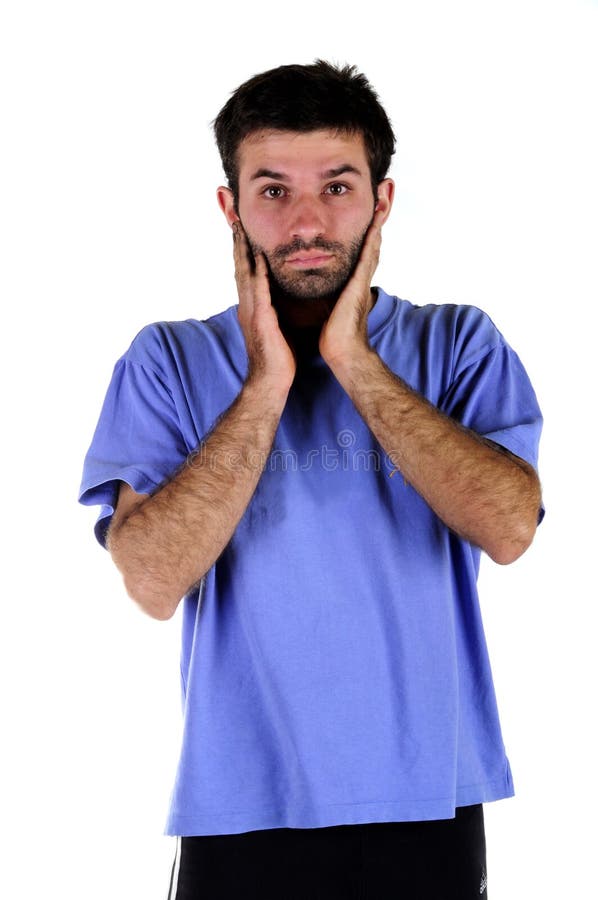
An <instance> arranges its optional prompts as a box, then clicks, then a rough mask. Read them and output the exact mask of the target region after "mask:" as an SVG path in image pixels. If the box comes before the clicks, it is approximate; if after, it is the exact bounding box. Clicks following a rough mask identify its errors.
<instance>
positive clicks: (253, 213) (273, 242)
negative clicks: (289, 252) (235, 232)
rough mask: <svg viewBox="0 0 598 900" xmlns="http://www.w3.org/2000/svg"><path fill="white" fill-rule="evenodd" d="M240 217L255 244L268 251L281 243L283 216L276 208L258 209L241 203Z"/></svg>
mask: <svg viewBox="0 0 598 900" xmlns="http://www.w3.org/2000/svg"><path fill="white" fill-rule="evenodd" d="M239 217H240V219H241V222H242V223H243V227H244V228H245V231H246V232H247V234H248V235H249V237H250V238H251V240H252V242H253V243H254V244H258V245H259V246H260V247H262V248H263V249H264V250H266V251H267V250H269V249H270V250H271V249H273V248H274V247H276V246H277V244H280V243H281V232H282V223H281V221H280V219H281V217H280V215H276V212H275V210H268V209H266V210H264V209H257V210H256V209H255V208H252V207H250V206H247V205H245V206H244V205H243V204H242V203H239Z"/></svg>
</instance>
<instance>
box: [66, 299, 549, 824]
mask: <svg viewBox="0 0 598 900" xmlns="http://www.w3.org/2000/svg"><path fill="white" fill-rule="evenodd" d="M237 309H238V307H237V306H231V307H230V308H229V309H227V310H225V311H224V312H222V313H219V314H217V315H214V316H212V317H211V318H209V319H207V320H205V321H197V320H193V319H189V320H186V321H183V322H160V323H156V324H153V325H148V326H147V327H146V328H144V329H143V330H142V331H141V332H140V333H139V334H138V335H137V337H136V338H135V340H134V341H133V343H132V345H131V347H130V348H129V350H128V351H127V352H126V353H125V354H124V356H123V357H121V359H119V360H118V362H117V363H116V366H115V369H114V374H113V377H112V380H111V382H110V386H109V388H108V393H107V395H106V400H105V403H104V406H103V409H102V412H101V415H100V420H99V423H98V426H97V429H96V432H95V435H94V437H93V441H92V444H91V447H90V449H89V452H88V454H87V457H86V460H85V465H84V473H83V481H82V485H81V495H80V500H81V502H82V503H85V504H101V505H102V509H101V512H100V516H99V519H98V522H97V524H96V535H97V537H98V539H99V540H100V542H101V543H104V540H105V533H106V528H107V526H108V524H109V521H110V516H111V514H112V512H113V510H114V505H115V499H116V495H117V488H118V482H119V480H121V481H124V482H127V483H128V484H129V485H131V487H132V488H133V489H134V490H135V491H137V492H140V493H148V492H149V493H151V492H152V491H154V490H155V489H156V488H158V486H159V485H160V483H161V482H162V481H163V480H164V479H166V478H167V477H169V476H171V475H172V474H173V472H174V471H175V470H176V469H177V468H178V467H179V465H180V464H181V463H182V462H183V461H184V460H185V458H186V457H187V456H188V455H189V454H190V453H192V452H193V451H196V450H197V449H198V445H200V442H201V440H202V439H203V438H204V437H206V435H207V433H208V432H209V431H210V429H211V428H212V427H213V426H214V424H215V423H216V422H217V420H218V418H219V417H220V416H221V414H222V413H223V412H225V410H226V409H227V408H228V407H229V406H230V405H231V403H232V402H233V401H234V400H235V398H236V397H237V395H238V393H239V391H240V389H241V387H242V385H243V381H244V379H245V377H246V374H247V356H246V351H245V344H244V340H243V335H242V332H241V328H240V326H239V322H238V316H237ZM368 332H369V339H370V344H371V346H372V347H373V348H374V349H375V350H376V351H377V352H378V354H379V355H380V357H381V358H382V359H383V360H384V362H385V363H386V365H387V366H388V367H389V368H390V369H391V370H392V371H393V372H395V373H397V374H398V375H399V376H400V377H401V378H403V379H404V380H405V381H406V382H407V383H408V384H410V385H411V386H412V387H413V388H415V389H416V390H417V391H419V392H421V393H422V394H423V395H424V396H425V397H427V399H428V400H429V401H431V402H432V403H433V404H434V405H436V406H437V407H438V408H439V409H441V410H442V411H443V412H445V413H447V414H448V415H450V416H453V417H454V418H455V419H457V420H458V421H459V422H461V423H462V424H463V425H465V426H467V427H469V428H472V429H474V430H475V431H477V432H478V433H479V434H482V435H485V436H486V437H488V438H490V439H492V440H493V441H496V442H497V443H499V444H501V445H502V446H504V447H506V448H507V449H508V450H510V451H511V452H512V453H515V454H516V455H517V456H520V457H522V458H523V459H525V460H527V461H528V462H529V463H531V464H532V465H533V466H536V464H537V448H538V440H539V435H540V430H541V423H542V418H541V414H540V410H539V408H538V404H537V401H536V397H535V394H534V391H533V389H532V386H531V384H530V382H529V379H528V377H527V375H526V373H525V370H524V369H523V366H522V364H521V362H520V360H519V358H518V356H517V355H516V354H515V353H514V351H513V350H512V349H511V348H510V347H509V346H508V345H507V343H506V342H505V340H504V338H503V337H502V336H501V334H500V333H499V332H498V331H497V329H496V327H495V326H494V324H493V323H492V321H491V320H490V319H489V317H488V316H487V315H486V314H485V313H483V312H481V311H480V310H479V309H477V308H475V307H473V306H458V305H452V304H443V305H432V304H430V305H426V306H415V305H413V304H411V303H409V302H408V301H406V300H400V299H398V298H397V297H392V296H390V295H388V294H386V293H385V292H384V291H383V290H381V289H378V298H377V301H376V303H375V305H374V307H373V309H372V310H371V312H370V314H369V318H368ZM231 465H234V460H231ZM479 560H480V550H479V549H478V548H476V547H474V546H472V545H471V544H470V543H468V542H467V541H465V540H462V539H460V538H459V537H457V536H456V535H455V534H453V533H452V532H451V531H449V529H448V528H446V527H445V525H444V524H443V523H442V522H441V521H440V520H439V518H438V517H437V516H436V515H435V513H433V512H432V510H431V509H430V507H429V506H428V505H427V504H426V502H425V501H424V500H423V499H422V498H421V497H420V496H419V495H418V494H417V492H416V491H415V490H414V489H413V488H412V487H411V486H409V485H408V484H406V483H405V481H404V479H403V477H402V475H401V474H400V473H398V472H395V471H394V466H393V464H392V462H391V460H390V459H389V458H388V456H387V455H386V454H385V452H384V451H383V449H382V448H381V446H380V445H379V444H378V442H377V441H376V439H375V438H374V436H373V434H372V433H371V432H370V430H369V428H368V427H367V425H366V424H365V423H364V421H363V420H362V419H361V417H360V416H359V414H358V413H357V411H356V409H355V407H354V406H353V403H352V401H351V399H350V398H349V396H348V395H347V394H346V393H345V391H344V390H343V389H342V387H341V386H340V385H339V383H338V382H337V380H336V378H335V377H334V375H333V374H332V372H331V370H330V369H329V368H328V366H327V365H326V363H325V362H324V360H323V359H322V358H321V357H319V356H317V357H315V358H314V360H313V362H312V363H311V364H310V365H309V366H307V367H306V368H305V369H304V370H303V371H302V373H301V376H300V377H298V378H297V379H296V380H295V382H294V383H293V386H292V388H291V390H290V392H289V396H288V399H287V403H286V406H285V408H284V412H283V414H282V417H281V420H280V423H279V426H278V430H277V432H276V436H275V440H274V444H273V448H272V452H271V454H270V456H269V457H268V460H267V461H266V465H265V468H264V471H263V474H262V476H261V478H260V480H259V483H258V485H257V488H256V491H255V493H254V495H253V497H252V499H251V501H250V503H249V505H248V507H247V509H246V511H245V513H244V515H243V517H242V518H241V520H240V522H239V524H238V526H237V528H236V530H235V532H234V534H233V536H232V538H231V540H230V542H229V544H228V545H227V547H226V548H225V549H224V551H223V552H222V554H221V556H220V557H219V559H218V560H217V562H216V563H215V564H214V565H213V566H212V568H211V569H210V570H209V571H208V572H207V574H206V575H205V577H204V578H203V579H202V582H201V584H200V585H199V588H198V589H197V590H195V591H193V592H191V593H190V594H188V595H187V596H186V597H185V599H184V609H183V621H182V629H183V631H182V653H181V679H182V699H183V712H184V730H183V739H182V748H181V755H180V761H179V765H178V771H177V775H176V780H175V784H174V789H173V793H172V798H171V805H170V813H169V817H168V822H167V826H166V833H167V834H177V835H208V834H232V833H239V832H244V831H252V830H258V829H265V828H280V827H290V828H316V827H323V826H330V825H341V824H357V823H367V822H388V821H412V820H418V819H422V820H423V819H446V818H451V817H453V816H454V814H455V807H457V806H464V805H468V804H473V803H480V802H486V801H490V800H497V799H500V798H502V797H508V796H512V795H513V793H514V791H513V781H512V777H511V770H510V766H509V761H508V759H507V756H506V752H505V748H504V744H503V740H502V735H501V730H500V723H499V717H498V711H497V705H496V698H495V691H494V687H493V681H492V673H491V669H490V663H489V659H488V652H487V646H486V641H485V637H484V631H483V625H482V619H481V614H480V607H479V602H478V596H477V589H476V581H477V575H478V568H479Z"/></svg>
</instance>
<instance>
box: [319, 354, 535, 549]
mask: <svg viewBox="0 0 598 900" xmlns="http://www.w3.org/2000/svg"><path fill="white" fill-rule="evenodd" d="M333 370H334V372H335V375H336V377H337V379H338V380H339V382H340V383H341V385H342V386H343V388H344V389H345V390H346V391H347V393H348V394H349V396H350V397H351V399H352V401H353V403H354V405H355V407H356V409H357V410H358V412H359V413H360V415H361V416H362V418H363V419H364V421H365V422H366V424H367V425H368V426H369V428H370V430H371V431H372V432H373V434H374V435H375V437H376V438H377V440H378V442H379V443H380V445H381V446H382V448H383V449H384V450H385V452H386V453H387V454H388V456H389V457H390V459H391V460H392V462H393V464H394V465H395V466H396V467H397V469H398V470H399V471H400V473H401V475H402V476H403V478H404V479H405V481H407V482H408V483H409V484H410V485H411V486H412V487H413V488H414V489H415V490H416V491H417V492H418V493H419V494H420V495H421V496H422V497H423V498H424V500H426V502H427V503H428V504H429V505H430V507H431V508H432V509H433V510H434V512H435V513H436V514H437V515H438V517H439V518H440V519H441V520H442V521H443V522H444V523H445V524H446V525H447V526H448V527H449V528H450V529H452V530H453V531H455V532H456V533H457V534H459V535H460V536H461V537H464V538H465V539H467V540H469V541H471V542H472V543H474V544H476V545H477V546H479V547H481V548H482V549H484V550H485V551H486V552H487V553H488V554H489V556H491V557H492V559H494V560H495V561H496V562H499V563H509V562H512V561H513V560H514V559H516V558H517V557H518V556H520V555H521V554H522V553H523V552H524V551H525V549H526V548H527V547H528V546H529V544H530V542H531V540H532V538H533V535H534V532H535V528H536V524H537V517H538V510H539V507H540V503H541V499H540V487H539V482H538V479H537V476H536V474H535V472H534V471H533V469H532V467H531V466H529V465H527V464H526V463H524V462H523V461H520V460H518V459H516V458H514V457H512V456H511V455H510V454H508V453H506V452H502V451H501V450H500V449H499V448H497V447H495V446H493V445H492V444H491V442H489V441H486V440H484V439H483V438H482V437H480V436H479V435H477V434H476V433H475V432H473V431H471V430H469V429H467V428H464V427H463V426H461V425H460V424H459V423H457V422H455V421H454V420H453V419H451V418H449V417H448V416H445V415H444V414H443V413H441V412H440V411H439V410H438V409H437V408H436V407H434V406H433V405H432V404H430V403H429V402H428V401H427V400H426V399H425V398H424V397H422V395H421V394H419V393H417V392H416V391H414V390H412V389H411V388H410V387H409V386H408V385H407V384H406V383H405V382H404V381H402V380H401V379H400V378H399V377H398V376H396V375H395V374H394V373H393V372H391V371H390V369H388V367H387V366H386V365H385V364H384V362H383V361H382V360H381V359H380V357H379V356H378V354H377V353H375V351H373V350H371V349H364V350H363V352H358V353H355V354H352V356H351V357H347V358H346V359H345V361H343V362H339V361H337V363H336V364H335V366H334V367H333Z"/></svg>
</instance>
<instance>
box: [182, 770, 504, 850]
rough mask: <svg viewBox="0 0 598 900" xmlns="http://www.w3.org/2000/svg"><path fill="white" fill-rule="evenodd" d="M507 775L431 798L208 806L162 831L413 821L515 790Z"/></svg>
mask: <svg viewBox="0 0 598 900" xmlns="http://www.w3.org/2000/svg"><path fill="white" fill-rule="evenodd" d="M509 782H510V779H507V780H500V781H498V782H497V781H493V782H487V783H485V784H476V785H467V786H465V787H463V788H459V789H458V790H457V792H456V794H455V796H454V797H451V798H448V797H447V798H442V799H433V800H409V799H405V800H389V801H376V802H372V803H370V802H365V803H347V804H342V803H339V804H333V805H329V806H322V807H313V806H305V807H303V808H299V807H295V808H294V809H293V810H288V809H282V808H281V809H278V808H271V809H265V810H262V811H260V812H251V813H250V812H236V813H235V812H222V813H215V812H210V813H206V814H201V813H197V814H195V815H179V814H171V816H170V818H169V819H168V822H167V825H166V829H165V831H164V834H166V835H170V836H181V837H192V836H201V835H216V834H240V833H242V832H245V831H261V830H263V829H268V828H327V827H330V826H334V825H365V824H368V823H370V822H417V821H431V820H437V819H454V818H455V809H456V807H459V806H472V805H474V804H476V803H489V802H492V801H494V800H503V799H506V798H508V797H513V796H514V795H515V792H514V789H513V786H512V784H511V783H509Z"/></svg>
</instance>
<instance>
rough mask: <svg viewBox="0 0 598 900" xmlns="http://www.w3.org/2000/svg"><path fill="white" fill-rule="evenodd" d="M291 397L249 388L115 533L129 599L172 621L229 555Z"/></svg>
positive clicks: (260, 385) (111, 537)
mask: <svg viewBox="0 0 598 900" xmlns="http://www.w3.org/2000/svg"><path fill="white" fill-rule="evenodd" d="M285 402H286V393H285V392H284V391H281V390H280V389H279V388H276V387H274V386H272V385H271V383H266V382H265V381H264V380H258V379H256V380H249V381H248V382H246V384H245V385H244V387H243V389H242V390H241V392H240V394H239V396H238V397H237V399H236V400H235V402H234V403H233V404H232V405H231V406H230V407H229V409H228V410H227V411H226V413H225V414H224V415H223V417H222V418H221V419H220V421H219V422H218V423H217V425H216V427H215V428H214V430H213V431H212V432H211V433H210V435H209V436H208V438H207V439H206V440H205V442H202V444H201V445H200V447H199V448H198V450H197V451H196V452H195V453H194V454H192V455H191V456H190V457H189V459H188V460H187V462H186V463H185V465H184V466H182V468H181V469H180V470H179V471H178V473H177V474H176V475H175V476H174V477H173V478H172V479H171V480H170V481H168V482H166V483H165V484H164V485H163V486H162V487H161V488H160V489H159V490H158V491H157V492H156V493H155V494H153V495H152V496H151V497H149V498H147V499H146V500H145V501H144V502H142V503H141V504H140V505H138V506H137V507H135V508H134V509H133V511H132V512H130V513H129V515H127V516H125V517H124V518H123V519H122V520H121V521H119V522H118V523H117V525H116V526H115V527H114V528H111V529H110V531H109V534H108V548H109V550H110V552H111V555H112V558H113V560H114V562H115V563H116V565H117V567H118V568H119V569H120V571H121V573H122V575H123V578H124V581H125V586H126V588H127V591H128V593H129V594H130V595H131V596H132V597H133V599H134V600H136V601H137V602H138V603H139V604H140V606H141V607H142V608H143V609H145V610H146V612H148V613H149V614H150V615H152V616H153V617H154V618H159V619H166V618H169V617H170V616H171V615H172V614H173V613H174V611H175V609H176V607H177V605H178V603H179V601H180V599H181V597H182V596H183V595H184V594H185V593H187V592H188V591H189V589H190V588H191V587H193V585H194V584H196V583H197V582H198V581H199V580H200V579H201V578H202V576H203V575H204V574H205V573H206V572H207V571H208V569H209V568H210V567H211V566H212V565H213V563H214V562H215V561H216V560H217V558H218V557H219V555H220V554H221V552H222V550H223V549H224V548H225V547H226V545H227V543H228V542H229V540H230V538H231V537H232V535H233V533H234V530H235V528H236V526H237V524H238V522H239V520H240V519H241V517H242V515H243V513H244V511H245V509H246V507H247V505H248V503H249V501H250V500H251V497H252V495H253V493H254V491H255V488H256V486H257V483H258V481H259V478H260V476H261V473H262V471H263V469H264V466H265V463H266V460H267V458H268V455H269V453H270V450H271V447H272V442H273V440H274V435H275V433H276V429H277V427H278V422H279V420H280V416H281V415H282V411H283V409H284V405H285Z"/></svg>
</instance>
